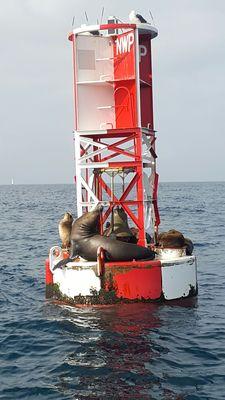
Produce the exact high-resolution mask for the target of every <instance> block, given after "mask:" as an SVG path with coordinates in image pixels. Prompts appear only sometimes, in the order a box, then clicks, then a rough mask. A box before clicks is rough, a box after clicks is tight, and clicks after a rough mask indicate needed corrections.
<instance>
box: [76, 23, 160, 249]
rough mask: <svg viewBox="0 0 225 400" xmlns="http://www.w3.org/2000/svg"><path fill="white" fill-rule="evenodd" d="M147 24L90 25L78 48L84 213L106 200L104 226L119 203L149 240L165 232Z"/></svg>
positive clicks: (79, 180) (79, 178)
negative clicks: (159, 199)
mask: <svg viewBox="0 0 225 400" xmlns="http://www.w3.org/2000/svg"><path fill="white" fill-rule="evenodd" d="M157 34H158V32H157V29H156V28H154V27H153V26H151V25H150V24H147V23H140V24H121V23H110V24H105V25H94V26H83V27H81V28H78V29H74V30H73V32H72V33H71V34H70V36H69V39H70V40H71V41H72V46H73V65H74V98H75V102H74V108H75V129H74V143H75V160H76V161H75V163H76V190H77V213H78V217H79V216H81V215H82V214H83V213H84V212H86V211H90V210H92V209H93V208H94V207H95V206H96V204H98V203H101V204H102V205H103V206H104V211H103V212H102V217H101V232H102V233H103V231H104V224H105V222H106V221H107V219H110V218H111V215H112V214H113V210H114V208H115V207H116V206H120V207H122V208H123V209H124V210H125V212H126V213H127V215H128V217H129V221H130V225H133V226H134V227H136V228H137V229H138V231H139V241H138V243H139V244H140V245H142V246H146V239H145V233H146V230H151V233H152V235H153V237H154V238H156V236H157V232H158V226H159V223H160V217H159V212H158V207H157V188H158V174H157V172H156V159H157V155H156V148H155V141H156V136H155V130H154V120H153V97H152V61H151V41H152V39H153V38H154V37H156V36H157Z"/></svg>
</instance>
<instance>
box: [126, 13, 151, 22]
mask: <svg viewBox="0 0 225 400" xmlns="http://www.w3.org/2000/svg"><path fill="white" fill-rule="evenodd" d="M129 20H130V22H132V23H133V24H140V23H146V22H147V21H146V19H144V18H143V17H142V15H141V14H137V13H136V12H135V11H134V10H133V11H131V12H130V14H129Z"/></svg>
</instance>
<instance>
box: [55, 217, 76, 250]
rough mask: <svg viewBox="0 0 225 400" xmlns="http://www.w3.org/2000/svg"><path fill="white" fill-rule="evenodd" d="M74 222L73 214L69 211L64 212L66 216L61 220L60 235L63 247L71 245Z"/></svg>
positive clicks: (66, 247)
mask: <svg viewBox="0 0 225 400" xmlns="http://www.w3.org/2000/svg"><path fill="white" fill-rule="evenodd" d="M72 223H73V216H72V214H70V213H69V212H66V213H65V214H64V217H63V218H62V219H61V220H60V221H59V226H58V228H59V237H60V239H61V241H62V249H68V248H69V247H70V235H71V229H72Z"/></svg>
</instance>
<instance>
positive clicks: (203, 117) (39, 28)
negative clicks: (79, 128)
mask: <svg viewBox="0 0 225 400" xmlns="http://www.w3.org/2000/svg"><path fill="white" fill-rule="evenodd" d="M102 6H104V7H105V16H108V15H118V16H120V17H121V19H123V20H126V19H127V18H128V14H129V12H130V11H131V10H132V9H135V10H136V11H138V12H139V13H141V14H142V15H144V16H145V17H147V18H148V16H149V13H148V10H149V8H150V9H151V12H152V14H153V16H154V20H155V24H156V26H157V28H158V30H159V36H158V38H156V39H154V41H153V66H154V71H153V79H154V109H155V128H156V129H157V131H158V133H157V137H158V140H157V152H158V156H159V159H158V170H159V173H160V178H161V181H207V180H209V181H210V180H225V155H224V152H225V131H224V121H225V0H151V1H147V0H138V1H137V0H136V1H133V0H129V1H128V0H123V1H118V0H114V1H112V0H110V1H109V0H106V1H104V0H92V1H90V0H89V1H88V0H82V1H81V0H0V50H1V62H0V82H1V89H0V184H9V183H11V179H12V177H13V178H14V181H15V183H18V184H23V183H24V184H30V183H72V182H73V175H74V161H73V140H72V130H73V92H72V56H71V54H72V53H71V43H70V42H69V41H68V40H67V34H68V32H69V31H70V30H71V24H72V19H73V16H74V17H75V25H77V26H79V25H80V24H81V23H85V18H84V11H85V10H86V11H87V13H88V16H89V20H90V22H91V23H92V22H93V23H95V22H96V19H97V18H99V16H100V14H101V8H102Z"/></svg>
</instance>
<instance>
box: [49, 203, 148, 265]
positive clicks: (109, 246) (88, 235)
mask: <svg viewBox="0 0 225 400" xmlns="http://www.w3.org/2000/svg"><path fill="white" fill-rule="evenodd" d="M101 210H102V208H101V207H100V206H97V207H96V208H95V209H94V210H93V211H90V212H87V213H85V214H84V215H82V216H81V217H80V218H78V219H77V220H76V221H74V223H73V226H72V231H71V251H70V257H69V258H68V259H65V260H62V261H60V262H59V263H58V264H57V265H56V266H55V267H54V269H56V268H58V267H61V266H63V265H65V264H66V263H68V262H70V261H73V260H74V258H75V257H77V256H78V255H79V256H81V257H83V258H84V259H85V260H87V261H96V260H97V249H98V247H99V246H100V247H102V248H103V249H104V254H105V259H106V260H107V261H132V260H143V259H148V260H152V259H154V258H155V253H154V251H152V250H150V249H148V248H147V247H143V246H138V245H136V244H133V243H126V242H121V241H119V240H115V239H111V238H110V237H106V236H102V235H100V234H99V232H98V226H99V219H100V213H101Z"/></svg>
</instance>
